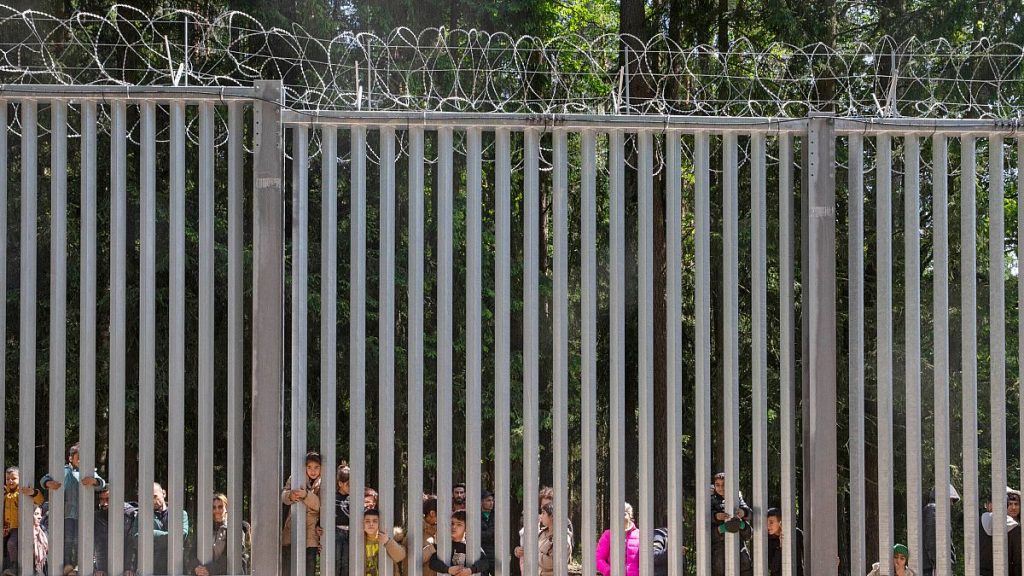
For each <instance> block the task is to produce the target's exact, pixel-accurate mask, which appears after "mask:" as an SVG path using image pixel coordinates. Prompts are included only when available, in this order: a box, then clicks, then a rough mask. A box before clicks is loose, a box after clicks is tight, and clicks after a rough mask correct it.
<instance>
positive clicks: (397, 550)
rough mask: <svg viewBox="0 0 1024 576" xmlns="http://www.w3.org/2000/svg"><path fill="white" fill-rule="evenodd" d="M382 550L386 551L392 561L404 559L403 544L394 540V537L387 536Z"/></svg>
mask: <svg viewBox="0 0 1024 576" xmlns="http://www.w3.org/2000/svg"><path fill="white" fill-rule="evenodd" d="M384 550H386V551H387V553H388V557H389V558H391V560H392V561H393V562H401V561H402V560H405V546H402V545H401V544H399V543H398V542H395V539H394V538H388V541H387V542H385V543H384Z"/></svg>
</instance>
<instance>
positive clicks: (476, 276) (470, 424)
mask: <svg viewBox="0 0 1024 576" xmlns="http://www.w3.org/2000/svg"><path fill="white" fill-rule="evenodd" d="M481 139H482V134H481V130H480V128H475V127H474V128H469V129H467V130H466V412H467V414H466V420H467V422H466V516H467V518H466V520H467V521H466V528H467V532H466V536H467V540H466V542H467V549H466V554H467V559H468V560H469V561H471V562H472V561H475V560H476V559H477V557H478V556H479V553H480V524H481V518H482V516H481V514H480V482H478V481H477V478H480V451H481V446H480V445H481V437H482V430H481V428H482V426H483V424H482V423H481V413H482V412H483V410H482V409H483V406H481V394H482V393H481V387H482V383H481V377H482V375H483V364H482V360H481V343H482V341H483V334H482V331H481V330H482V328H481V324H482V323H483V317H482V314H483V313H482V310H481V306H482V302H481V301H482V298H483V294H482V290H483V280H482V276H483V272H482V263H481V259H482V252H483V246H482V243H483V233H482V231H481V226H482V219H483V202H482V198H481V196H482V194H483V193H482V190H481V163H482V161H481V158H480V155H481V148H482V143H481Z"/></svg>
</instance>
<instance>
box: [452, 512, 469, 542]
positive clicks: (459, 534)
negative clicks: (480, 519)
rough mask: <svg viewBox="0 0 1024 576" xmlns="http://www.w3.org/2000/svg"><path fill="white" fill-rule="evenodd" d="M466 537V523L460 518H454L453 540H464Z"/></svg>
mask: <svg viewBox="0 0 1024 576" xmlns="http://www.w3.org/2000/svg"><path fill="white" fill-rule="evenodd" d="M465 537H466V523H465V522H463V521H462V520H459V519H458V518H452V540H453V541H455V542H462V539H463V538H465Z"/></svg>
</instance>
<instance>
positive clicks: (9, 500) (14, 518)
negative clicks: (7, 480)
mask: <svg viewBox="0 0 1024 576" xmlns="http://www.w3.org/2000/svg"><path fill="white" fill-rule="evenodd" d="M18 500H19V498H18V489H17V488H15V489H14V490H11V489H10V488H8V487H7V486H4V530H10V529H14V528H17V527H18ZM32 503H33V504H35V505H36V506H42V505H43V493H42V492H40V491H39V490H36V491H35V493H34V494H33V495H32Z"/></svg>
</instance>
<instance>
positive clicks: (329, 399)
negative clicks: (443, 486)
mask: <svg viewBox="0 0 1024 576" xmlns="http://www.w3.org/2000/svg"><path fill="white" fill-rule="evenodd" d="M320 146H321V149H320V157H321V172H322V176H321V179H320V183H321V190H320V204H321V208H322V214H323V215H322V218H321V221H320V227H321V233H320V258H321V260H320V262H321V264H320V276H321V282H320V302H321V304H320V310H321V312H320V457H321V458H322V459H323V468H322V469H321V470H322V472H321V475H322V476H323V478H324V479H323V480H322V481H321V484H320V526H321V527H322V528H323V531H324V532H323V535H322V536H321V537H320V549H321V552H320V573H321V574H324V575H325V576H333V575H334V569H335V566H336V564H335V562H336V560H335V559H336V558H337V554H340V553H341V551H340V550H337V549H335V546H334V542H335V529H336V526H337V518H335V497H336V496H335V495H336V494H337V492H338V491H337V488H336V478H337V476H336V474H337V472H336V468H337V464H338V455H337V444H338V419H337V414H338V408H337V407H338V129H337V128H336V127H333V126H325V127H324V128H323V132H322V142H321V145H320ZM342 576H343V575H342Z"/></svg>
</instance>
